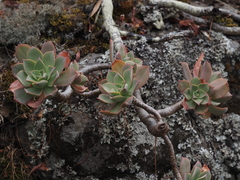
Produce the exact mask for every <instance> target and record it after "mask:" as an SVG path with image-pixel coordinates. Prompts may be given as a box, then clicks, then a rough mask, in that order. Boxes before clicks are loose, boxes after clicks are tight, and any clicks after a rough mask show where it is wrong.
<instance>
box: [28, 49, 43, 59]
mask: <svg viewBox="0 0 240 180" xmlns="http://www.w3.org/2000/svg"><path fill="white" fill-rule="evenodd" d="M42 58H43V53H42V52H41V51H40V50H39V49H38V48H35V47H31V48H30V49H29V50H28V52H27V58H26V59H31V60H33V61H37V60H38V59H42Z"/></svg>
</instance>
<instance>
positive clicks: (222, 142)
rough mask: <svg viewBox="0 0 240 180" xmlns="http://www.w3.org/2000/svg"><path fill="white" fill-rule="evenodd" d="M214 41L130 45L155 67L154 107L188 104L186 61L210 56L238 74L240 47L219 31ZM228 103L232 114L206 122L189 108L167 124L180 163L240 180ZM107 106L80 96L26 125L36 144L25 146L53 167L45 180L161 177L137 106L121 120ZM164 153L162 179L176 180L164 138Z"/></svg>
mask: <svg viewBox="0 0 240 180" xmlns="http://www.w3.org/2000/svg"><path fill="white" fill-rule="evenodd" d="M210 35H211V38H212V40H211V41H210V40H209V39H208V38H207V37H205V36H204V35H203V34H200V35H198V36H196V37H193V38H182V39H174V40H171V41H168V42H162V43H154V44H148V43H147V42H146V41H145V40H144V39H140V40H129V41H126V42H125V44H126V45H127V46H128V47H129V49H133V50H134V52H135V54H136V55H137V56H138V57H139V58H141V59H143V60H144V63H145V64H147V65H149V66H150V67H151V74H150V79H149V81H148V83H147V85H145V86H144V87H143V88H142V90H141V92H142V97H143V99H144V101H145V102H146V103H147V104H148V105H150V106H152V107H154V108H155V109H161V108H165V107H167V106H169V105H171V104H173V103H175V102H177V101H179V100H181V98H182V95H181V94H180V93H179V92H178V91H177V88H176V85H177V82H178V81H179V80H181V79H182V78H183V77H182V68H181V66H180V62H188V63H189V65H190V68H191V67H193V65H194V63H195V61H196V60H197V58H198V57H199V55H200V53H201V52H204V54H205V57H204V60H207V61H209V62H210V63H211V64H212V66H213V69H214V71H221V73H222V75H223V77H224V78H228V77H229V73H233V72H235V71H233V70H234V65H235V64H237V63H239V60H240V58H239V57H240V56H239V52H240V46H239V43H238V42H236V41H234V40H230V39H228V38H227V37H225V36H224V35H222V34H221V33H216V32H214V31H211V34H210ZM84 59H88V60H85V61H84ZM107 59H108V52H106V53H105V55H92V57H91V56H89V57H86V58H83V60H82V61H81V63H80V64H81V65H82V66H84V64H87V63H102V62H106V61H107ZM226 66H232V68H231V69H232V71H233V72H227V71H226ZM235 73H239V72H235ZM237 75H239V74H237ZM229 83H230V89H231V81H230V82H229ZM231 92H233V95H234V96H235V95H236V94H235V93H237V91H236V89H231ZM234 96H233V98H237V97H234ZM228 105H230V110H229V112H228V113H226V114H224V115H223V116H221V117H212V119H211V118H209V119H203V118H201V117H200V116H197V115H195V114H194V113H193V112H192V111H186V110H184V109H182V110H180V111H179V112H177V113H175V114H173V115H171V116H169V117H167V118H165V119H164V121H166V122H167V123H168V124H169V126H170V128H171V130H170V132H169V137H170V139H171V140H172V142H173V145H174V148H175V152H176V157H177V161H178V162H180V158H181V157H182V156H184V157H188V158H189V159H191V162H192V163H194V164H195V162H196V161H200V162H201V163H203V164H207V165H208V167H209V168H210V170H211V173H212V176H213V180H228V179H229V180H230V179H231V180H237V177H238V176H239V172H240V133H239V129H240V116H239V115H238V114H236V113H237V112H234V108H233V109H231V102H230V103H229V104H226V105H225V106H228ZM106 108H107V107H105V105H104V104H103V103H101V102H99V101H98V100H96V99H95V98H91V99H86V98H82V97H79V96H77V95H74V97H73V98H72V100H71V102H70V103H69V104H68V103H64V104H63V103H61V104H57V105H56V104H54V103H53V102H52V101H51V100H49V101H47V102H46V103H45V104H44V106H43V109H45V112H44V113H43V117H42V118H41V119H40V120H37V121H28V122H27V123H26V124H24V125H22V126H21V127H19V138H20V139H22V141H23V142H29V143H30V144H31V145H30V146H29V145H28V146H24V144H23V146H24V147H25V150H28V149H29V152H32V153H33V154H34V153H35V154H37V157H38V158H36V159H31V163H32V165H33V166H34V165H37V164H39V163H40V162H42V161H44V162H45V163H46V165H47V167H49V168H50V171H48V172H46V171H38V172H37V173H38V174H39V176H40V177H42V179H66V180H68V179H69V180H70V179H71V180H73V179H82V180H88V179H93V180H97V179H104V180H105V179H113V180H115V179H116V180H120V179H122V180H125V179H139V180H141V179H155V177H154V141H155V140H154V137H152V136H151V135H150V134H149V133H148V131H147V129H146V127H145V126H144V125H143V124H142V123H141V122H140V121H139V119H138V117H137V114H136V113H135V110H134V108H133V107H132V106H131V107H129V108H125V109H124V111H123V112H122V113H121V114H120V115H118V116H117V117H107V116H105V115H102V114H101V113H100V112H99V111H100V110H101V109H106ZM27 137H28V138H27ZM156 148H157V170H158V173H159V179H160V178H163V179H171V178H172V177H173V175H172V172H171V168H170V165H169V160H168V152H167V150H166V147H165V145H164V142H163V140H162V139H161V138H158V141H157V147H156ZM63 177H64V178H63Z"/></svg>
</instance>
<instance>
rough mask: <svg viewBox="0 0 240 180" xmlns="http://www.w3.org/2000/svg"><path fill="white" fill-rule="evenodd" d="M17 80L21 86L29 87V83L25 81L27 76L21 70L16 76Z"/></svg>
mask: <svg viewBox="0 0 240 180" xmlns="http://www.w3.org/2000/svg"><path fill="white" fill-rule="evenodd" d="M16 77H17V79H18V80H19V81H20V82H21V83H22V85H23V86H25V87H28V86H31V83H30V82H28V81H26V79H27V74H26V73H25V72H24V71H23V70H21V71H19V72H18V73H17V74H16Z"/></svg>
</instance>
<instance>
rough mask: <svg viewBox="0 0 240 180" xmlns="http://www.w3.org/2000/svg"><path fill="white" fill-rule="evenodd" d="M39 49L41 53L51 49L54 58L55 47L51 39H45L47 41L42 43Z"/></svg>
mask: <svg viewBox="0 0 240 180" xmlns="http://www.w3.org/2000/svg"><path fill="white" fill-rule="evenodd" d="M41 51H42V53H43V54H45V53H46V52H48V51H53V53H54V58H55V54H56V48H55V46H54V44H53V43H52V41H47V42H45V43H43V45H42V48H41Z"/></svg>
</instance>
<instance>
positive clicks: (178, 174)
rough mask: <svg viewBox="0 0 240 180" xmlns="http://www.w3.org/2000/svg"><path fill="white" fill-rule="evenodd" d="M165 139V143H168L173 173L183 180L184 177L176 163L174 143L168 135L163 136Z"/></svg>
mask: <svg viewBox="0 0 240 180" xmlns="http://www.w3.org/2000/svg"><path fill="white" fill-rule="evenodd" d="M163 139H164V142H165V143H166V146H167V147H168V149H169V155H170V163H171V166H172V169H173V173H174V175H175V177H176V178H177V179H178V180H182V176H181V174H180V172H179V170H178V167H177V162H176V158H175V152H174V148H173V145H172V142H171V140H170V139H169V137H168V136H167V135H165V136H163Z"/></svg>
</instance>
